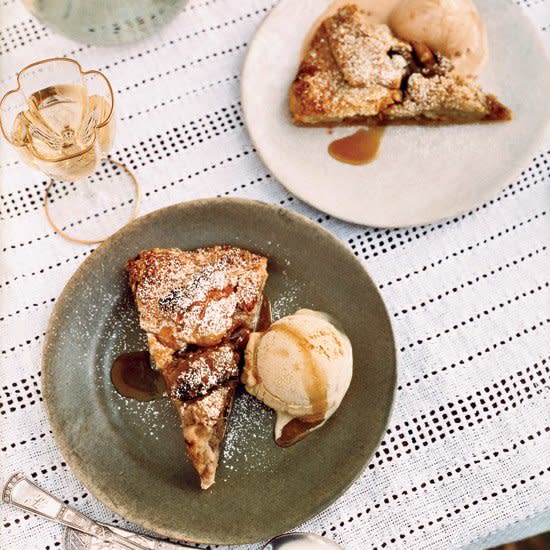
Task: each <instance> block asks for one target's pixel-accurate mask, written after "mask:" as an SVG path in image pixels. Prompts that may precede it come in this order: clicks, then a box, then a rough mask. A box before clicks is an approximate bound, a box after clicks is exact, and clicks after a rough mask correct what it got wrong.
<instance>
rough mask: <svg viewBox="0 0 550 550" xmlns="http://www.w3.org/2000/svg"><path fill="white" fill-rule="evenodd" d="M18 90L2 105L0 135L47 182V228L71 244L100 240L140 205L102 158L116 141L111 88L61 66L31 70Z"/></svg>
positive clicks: (122, 170) (118, 168) (50, 62)
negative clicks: (49, 227)
mask: <svg viewBox="0 0 550 550" xmlns="http://www.w3.org/2000/svg"><path fill="white" fill-rule="evenodd" d="M17 82H18V86H17V88H16V89H15V90H12V91H10V92H8V93H7V94H6V95H5V96H4V97H3V98H2V101H1V102H0V123H1V129H2V132H3V134H4V136H5V138H6V139H7V140H8V141H9V142H10V143H11V144H12V145H14V146H15V147H17V149H18V150H19V152H20V154H21V156H22V158H23V160H24V161H25V162H27V163H28V164H29V165H30V166H32V167H33V168H36V169H38V170H40V171H41V172H44V173H45V174H47V175H48V176H50V177H51V181H50V184H49V185H48V187H47V192H46V200H45V207H46V214H47V217H48V221H49V222H50V223H51V224H52V225H53V226H54V228H55V229H56V230H57V231H58V232H59V233H60V234H61V235H63V236H65V237H67V238H72V240H76V241H80V242H99V241H101V240H103V239H104V238H105V237H106V236H108V235H110V234H111V233H113V232H114V231H115V230H116V229H118V228H119V227H120V226H121V225H124V224H125V223H127V221H129V219H131V218H132V217H133V216H134V215H135V213H136V211H137V207H138V202H139V188H138V186H137V181H136V180H135V178H134V177H133V175H132V174H131V173H130V172H129V171H128V169H127V168H126V167H125V166H124V165H122V164H120V163H118V162H116V161H114V160H112V159H108V157H107V153H108V152H109V150H110V149H111V147H112V145H113V141H114V135H115V117H114V96H113V90H112V87H111V84H110V83H109V81H108V80H107V78H106V77H105V76H104V75H103V74H102V73H100V72H98V71H86V72H84V71H82V68H81V67H80V65H79V64H78V62H76V61H74V60H72V59H66V58H53V59H47V60H44V61H39V62H37V63H33V64H32V65H29V66H28V67H25V68H24V69H23V70H22V71H21V72H20V73H19V74H18V77H17ZM102 164H103V165H104V166H103V167H102V169H101V166H102ZM114 179H116V183H115V182H114V181H113V180H114ZM98 218H101V219H100V220H98ZM69 229H71V232H72V233H74V231H77V234H69V233H70V231H69Z"/></svg>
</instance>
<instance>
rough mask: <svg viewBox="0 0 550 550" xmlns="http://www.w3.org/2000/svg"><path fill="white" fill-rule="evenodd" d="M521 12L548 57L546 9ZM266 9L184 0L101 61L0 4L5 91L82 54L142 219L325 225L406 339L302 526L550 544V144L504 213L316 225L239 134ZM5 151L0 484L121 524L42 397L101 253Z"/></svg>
mask: <svg viewBox="0 0 550 550" xmlns="http://www.w3.org/2000/svg"><path fill="white" fill-rule="evenodd" d="M478 1H480V2H481V1H482V0H478ZM503 1H504V0H503ZM517 3H518V4H520V5H521V7H522V8H523V9H524V10H525V11H526V13H528V14H529V16H530V17H531V18H532V20H533V22H534V26H535V27H536V29H537V31H536V32H540V33H542V34H543V36H544V38H545V41H546V44H547V45H548V43H549V38H550V10H549V4H548V3H547V0H521V1H519V0H517ZM271 5H272V2H271V0H242V1H239V2H237V1H223V0H192V1H191V2H190V3H189V4H188V6H187V7H186V9H185V10H184V11H183V12H182V13H181V14H180V15H179V16H178V17H177V19H176V20H175V21H173V22H172V23H171V24H170V25H169V26H168V27H166V28H164V29H163V30H162V31H161V32H160V33H158V34H157V35H155V36H153V37H151V38H149V39H147V40H145V41H142V42H140V43H137V44H135V45H131V46H128V47H120V48H112V49H101V48H96V47H89V46H84V45H80V44H77V43H75V42H71V41H70V40H68V39H65V38H63V37H61V36H58V35H56V34H54V33H53V32H52V31H50V30H48V29H47V28H44V27H43V26H42V25H40V24H39V23H38V22H37V21H36V20H35V19H34V18H33V17H31V16H30V15H29V14H28V13H27V12H26V11H25V9H24V8H23V6H22V5H21V4H20V2H18V1H14V0H2V1H1V2H0V67H1V75H0V91H1V92H5V91H7V89H9V88H11V87H12V86H13V85H14V82H15V73H16V71H17V70H18V69H19V68H21V67H22V66H24V65H26V64H27V63H30V62H32V61H35V60H37V59H39V58H44V57H49V56H56V55H68V56H72V57H76V58H77V59H78V60H79V61H80V62H81V63H82V65H83V66H84V68H86V69H91V68H97V69H100V70H103V71H104V72H105V73H106V74H107V76H108V77H109V78H110V79H111V81H112V83H113V86H114V88H115V90H116V94H117V96H116V99H117V103H118V107H117V123H118V129H117V138H116V143H115V147H114V149H113V156H114V158H116V159H118V160H121V161H123V162H126V163H127V164H128V165H129V166H130V167H131V168H133V170H134V171H135V173H136V175H137V176H138V178H139V180H140V182H141V184H142V186H143V190H144V198H143V205H142V209H141V212H142V213H146V212H150V211H152V210H155V209H158V208H159V207H162V206H165V205H168V204H173V203H177V202H180V201H185V200H188V199H191V198H195V197H205V196H216V195H228V196H242V197H248V198H255V199H260V200H263V201H267V202H271V203H275V204H282V205H284V206H286V207H288V208H290V209H292V210H295V211H297V212H300V213H303V214H305V215H306V216H308V217H310V218H312V219H314V220H316V221H317V222H318V223H320V224H322V225H323V226H324V227H326V228H327V229H329V230H330V231H332V232H334V233H335V234H336V235H338V237H340V239H342V241H343V242H345V243H347V245H348V246H349V247H350V249H351V250H353V252H354V253H355V254H356V255H357V256H358V257H359V258H360V259H361V260H362V261H363V262H364V265H365V267H366V268H367V269H368V271H369V272H370V274H371V275H372V277H373V278H374V280H375V281H376V283H377V284H378V286H379V288H380V290H381V292H382V294H383V297H384V299H385V301H386V304H387V307H388V309H389V311H390V313H391V317H392V321H393V325H394V330H395V336H396V339H397V343H398V353H399V364H400V369H399V388H398V391H397V399H396V405H395V410H394V413H393V415H392V418H391V421H390V424H389V428H388V430H387V432H386V434H385V435H384V440H383V442H382V444H381V446H380V449H379V450H378V452H376V454H375V456H374V457H373V458H372V460H371V462H370V464H369V465H368V467H367V468H366V469H365V471H364V473H363V474H362V476H361V477H360V479H358V480H357V481H356V482H355V483H354V484H353V486H352V487H351V488H350V489H349V490H348V491H346V493H345V494H344V495H342V496H341V497H340V498H339V499H338V500H337V501H336V502H335V503H334V504H333V505H332V506H330V507H329V508H328V509H327V510H325V511H324V512H323V513H321V514H319V515H318V516H317V517H315V518H314V519H312V520H310V521H308V522H307V523H306V524H304V525H302V526H300V529H301V530H310V531H314V532H317V533H322V534H326V535H328V536H329V537H331V538H333V539H334V540H336V541H338V542H339V543H342V544H343V545H344V546H345V548H347V549H358V550H360V549H365V548H377V549H380V548H433V549H437V550H441V549H446V548H484V547H489V546H491V545H494V544H497V543H500V542H503V541H507V540H511V539H518V538H521V537H523V536H527V535H529V534H532V533H536V532H540V531H543V530H547V529H549V528H550V513H549V505H550V434H549V431H550V400H549V397H548V395H549V394H548V386H549V365H550V362H549V361H550V357H549V351H550V345H549V338H548V334H549V328H550V307H549V292H548V274H549V272H550V262H549V255H548V250H547V247H548V237H549V236H550V227H549V222H548V218H549V216H548V214H547V211H548V208H549V207H550V201H549V199H550V165H549V163H550V151H549V145H550V141H549V140H548V139H547V140H546V142H545V143H544V145H543V147H542V148H541V149H540V151H539V153H538V154H537V155H536V156H535V157H534V158H533V159H532V161H531V163H530V164H529V165H526V166H525V167H524V170H523V172H522V173H521V176H520V177H519V178H518V179H517V180H516V181H509V182H508V185H507V187H506V189H505V190H504V191H503V192H502V193H500V194H499V195H498V196H496V197H495V198H494V199H493V200H491V201H489V202H488V203H486V204H484V205H483V206H482V207H480V208H477V209H475V210H473V211H472V212H469V213H467V214H465V215H461V216H457V217H456V218H455V219H451V220H448V221H446V222H444V223H440V224H436V225H430V226H422V227H413V228H410V229H395V230H378V229H370V228H368V227H360V226H354V225H350V224H347V223H343V222H341V221H338V220H336V219H333V218H331V217H330V216H327V215H325V214H323V213H321V212H318V211H316V210H314V209H312V208H310V207H308V206H306V205H304V204H303V203H301V202H300V201H298V200H297V199H295V198H293V197H292V196H291V195H290V194H289V193H288V192H287V191H286V190H285V189H284V188H283V187H282V186H281V185H280V184H279V183H278V182H277V181H275V180H274V178H273V177H270V174H269V172H268V170H266V168H265V167H264V166H263V165H262V163H261V162H260V160H259V159H258V156H257V155H256V152H255V150H254V148H253V147H252V145H251V143H250V141H249V139H248V136H247V132H246V130H245V128H244V126H243V120H242V114H241V111H240V105H239V73H240V69H241V65H242V61H243V57H244V54H245V52H246V48H247V43H248V42H249V41H250V39H251V37H252V35H253V33H254V31H255V29H256V27H257V26H258V24H259V23H260V21H261V20H262V18H263V17H265V15H266V14H267V13H268V11H269V9H270V7H271ZM533 32H535V29H533ZM510 47H513V45H511V46H510ZM0 147H1V148H0V155H1V159H0V170H1V171H0V209H1V213H0V215H1V220H0V224H1V225H0V350H1V352H0V361H1V370H0V377H1V378H0V388H1V393H0V396H1V407H0V435H1V441H0V460H1V465H2V474H1V479H0V481H3V480H5V479H6V478H7V477H8V476H9V475H10V474H11V473H13V472H15V471H22V472H24V473H25V474H27V475H28V476H31V477H32V478H33V479H34V480H35V481H36V482H37V483H38V484H39V485H41V486H43V487H44V488H46V489H48V490H50V491H52V492H53V493H55V494H56V495H58V496H60V497H61V498H63V499H66V500H67V502H69V503H70V504H71V505H73V506H75V507H76V508H78V509H79V510H81V511H82V512H84V513H86V514H89V515H90V516H92V517H94V518H96V519H98V520H103V521H107V522H115V523H117V522H118V523H119V524H120V525H124V521H123V519H122V518H118V517H117V516H115V515H114V514H113V513H111V512H110V511H109V510H107V509H106V508H104V507H103V506H102V505H101V504H100V503H98V502H97V501H96V500H95V499H94V497H93V496H92V495H91V494H89V493H88V491H87V490H86V488H85V487H83V486H82V485H81V484H80V483H79V482H78V480H77V479H76V478H75V476H74V475H73V473H72V471H71V470H70V468H69V467H68V466H67V464H66V463H65V462H64V461H63V457H62V456H61V455H60V453H59V451H58V449H57V447H56V444H55V441H54V440H53V438H52V435H51V433H50V430H49V426H48V422H47V420H46V417H45V414H44V408H43V403H42V399H41V396H40V354H41V347H42V342H43V338H44V332H45V330H46V324H47V321H48V318H49V316H50V313H51V311H52V308H53V307H54V303H55V299H56V297H57V296H58V295H59V293H60V292H61V290H62V288H63V286H64V285H65V283H66V282H67V280H68V279H69V277H70V276H71V275H72V273H73V272H74V271H75V269H76V268H77V267H78V265H79V264H80V263H81V262H82V261H83V260H84V259H85V257H87V256H88V255H89V254H90V253H91V251H92V249H93V247H92V246H82V245H76V244H71V243H69V242H67V241H65V240H63V239H61V238H59V237H58V236H56V235H53V234H52V231H51V230H50V228H49V226H48V225H47V223H46V220H45V217H44V213H43V211H42V209H41V206H40V200H41V196H42V193H43V191H44V185H45V178H44V177H43V176H42V175H41V174H40V173H38V172H37V171H33V170H31V169H30V168H28V167H27V166H25V165H23V164H22V163H21V162H19V161H18V160H17V156H16V153H15V152H14V151H13V150H12V149H11V148H10V147H9V146H8V145H7V144H6V143H5V142H3V143H2V145H1V146H0ZM98 223H101V222H98ZM297 505H299V504H298V503H297ZM1 516H2V517H1V525H0V546H1V547H2V548H10V549H15V550H18V549H21V550H26V549H29V548H37V549H45V550H48V549H53V548H56V547H59V546H60V545H61V540H62V539H61V537H62V530H61V528H60V527H58V526H57V525H54V524H51V523H48V522H46V521H43V520H41V519H38V518H36V517H34V516H32V515H29V514H26V513H24V512H22V511H20V510H18V509H15V508H13V507H9V506H7V505H2V506H1ZM243 521H246V518H243Z"/></svg>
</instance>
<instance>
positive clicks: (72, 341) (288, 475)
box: [42, 199, 396, 544]
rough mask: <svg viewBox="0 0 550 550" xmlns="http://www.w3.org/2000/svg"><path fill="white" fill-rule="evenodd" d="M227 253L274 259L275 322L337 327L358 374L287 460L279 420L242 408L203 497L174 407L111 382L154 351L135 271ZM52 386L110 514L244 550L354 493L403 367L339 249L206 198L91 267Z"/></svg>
mask: <svg viewBox="0 0 550 550" xmlns="http://www.w3.org/2000/svg"><path fill="white" fill-rule="evenodd" d="M218 243H229V244H233V245H237V246H242V247H245V248H248V249H250V250H253V251H255V252H259V253H260V254H265V255H266V256H268V258H269V279H268V283H267V287H266V294H267V295H268V297H269V298H270V300H271V301H272V304H273V310H274V316H276V317H279V316H282V315H286V314H288V313H291V312H293V311H295V310H296V309H297V308H299V307H308V308H313V309H318V310H322V311H325V312H327V313H329V314H331V315H332V316H333V317H335V318H336V319H337V320H338V321H339V322H340V323H341V326H342V328H343V329H344V331H345V332H346V333H347V334H348V335H349V337H350V339H351V342H352V345H353V351H354V374H353V380H352V384H351V387H350V390H349V391H348V394H347V395H346V397H345V398H344V401H343V403H342V405H341V407H340V408H339V410H338V411H337V412H336V414H335V415H334V416H333V417H332V418H331V419H330V420H329V421H328V422H327V423H326V425H325V426H323V427H322V428H321V429H319V430H317V431H316V432H314V433H312V434H311V435H310V436H308V438H306V439H305V440H304V441H302V442H300V443H298V444H296V445H294V446H293V447H290V448H287V449H281V448H279V447H277V446H276V445H275V443H274V442H273V438H272V427H273V416H272V413H271V411H269V410H268V409H267V408H265V407H263V406H262V405H260V404H259V403H258V402H256V401H255V400H254V399H253V398H251V397H249V396H247V395H246V394H241V395H239V397H238V398H237V401H236V404H235V409H234V413H233V415H232V417H231V423H230V427H229V430H228V434H227V437H226V443H225V448H224V452H223V457H222V461H221V465H220V467H219V469H218V475H217V482H216V484H215V485H214V486H213V487H212V488H211V489H209V490H207V491H201V490H200V489H199V485H198V481H197V477H196V475H195V473H194V471H193V469H192V468H191V466H190V465H189V463H188V461H187V458H186V457H185V449H184V444H183V441H182V438H181V435H180V431H179V426H178V421H177V418H176V415H175V413H174V412H173V411H172V408H171V404H170V403H169V402H168V401H167V400H162V401H154V402H149V403H142V402H137V401H133V400H129V399H125V398H123V397H121V396H120V395H118V394H117V393H116V391H115V390H114V389H113V387H112V386H111V383H110V378H109V371H110V365H111V363H112V361H113V359H114V358H115V357H117V356H118V355H119V354H120V353H122V352H125V351H135V350H141V349H145V347H146V343H145V338H144V335H143V334H142V333H141V331H140V329H139V326H138V318H137V314H136V312H135V310H134V306H133V303H132V297H131V294H130V291H129V289H128V285H127V282H126V276H125V272H124V263H125V261H126V259H127V258H130V257H133V256H135V255H136V254H137V253H138V252H139V251H140V250H143V249H147V248H152V247H169V246H177V247H181V248H187V249H192V248H196V247H199V246H206V245H212V244H218ZM42 377H43V382H42V384H43V394H44V401H45V403H46V410H47V413H48V417H49V420H50V423H51V426H52V430H53V433H54V435H55V438H56V440H57V443H58V445H59V447H60V448H61V451H62V453H63V455H64V456H65V458H66V460H67V462H68V463H69V464H70V466H71V467H72V468H73V470H74V471H75V473H76V475H77V476H78V477H79V479H80V480H81V481H82V483H83V484H84V485H85V486H86V487H87V488H88V489H89V490H90V491H91V492H92V493H93V494H94V495H95V496H96V497H97V498H98V499H100V500H101V501H102V502H103V503H104V504H105V505H107V506H108V507H109V508H111V509H112V510H114V511H116V512H117V513H118V514H120V515H121V516H123V517H124V518H126V519H128V520H130V521H133V522H135V523H137V524H139V525H141V526H143V527H144V528H146V529H150V530H152V531H155V532H157V533H159V534H161V535H166V536H170V537H174V538H176V539H183V540H192V541H201V542H209V543H220V544H237V543H246V542H252V541H258V540H261V539H266V538H269V537H271V536H273V535H276V534H277V533H280V532H282V531H285V530H288V529H290V528H293V527H295V526H297V525H298V524H300V523H302V522H303V521H305V520H306V519H308V518H310V517H311V516H313V515H314V514H316V513H317V512H320V511H321V510H322V509H323V508H325V507H326V506H328V505H329V504H330V503H331V502H332V501H333V500H335V499H336V498H337V497H338V496H339V495H340V494H341V493H342V492H343V491H344V490H345V489H346V488H347V487H348V486H349V485H350V484H351V483H352V482H353V480H354V479H355V478H356V477H357V476H358V475H359V473H360V472H361V470H362V468H363V466H364V465H365V463H366V462H367V461H368V459H369V457H370V456H371V454H372V453H373V451H374V450H375V448H376V447H377V445H378V443H379V441H380V438H381V436H382V434H383V432H384V429H385V426H386V422H387V420H388V417H389V414H390V409H391V404H392V400H393V394H394V389H395V381H396V359H395V351H394V342H393V336H392V330H391V325H390V321H389V318H388V314H387V312H386V309H385V307H384V303H383V302H382V299H381V297H380V295H379V293H378V291H377V289H376V287H375V285H374V284H373V282H372V280H371V279H370V277H369V276H368V274H367V273H366V272H365V270H364V269H363V267H362V266H361V264H360V263H359V261H357V260H356V258H355V257H354V256H353V254H352V253H351V252H350V251H349V250H348V249H347V248H346V247H345V246H344V245H343V244H342V243H340V241H338V239H336V238H335V237H334V236H333V235H331V234H330V233H328V232H327V231H325V230H323V229H322V228H320V227H319V226H318V225H317V224H315V223H313V222H310V221H309V220H307V219H305V218H304V217H302V216H299V215H297V214H294V213H291V212H289V211H287V210H285V209H283V208H279V207H275V206H271V205H268V204H264V203H260V202H255V201H247V200H236V199H208V200H199V201H193V202H187V203H183V204H180V205H176V206H172V207H169V208H165V209H163V210H159V211H157V212H153V213H152V214H149V215H147V216H144V217H143V218H140V219H138V220H137V221H135V222H133V223H132V224H130V225H129V226H127V227H126V228H124V229H122V230H121V231H120V232H118V233H117V234H116V235H115V236H113V237H112V238H111V239H109V240H108V241H107V242H105V243H104V244H103V245H102V246H101V247H99V248H98V249H97V250H96V251H95V252H94V253H93V254H92V255H91V257H90V258H88V259H87V260H86V261H85V262H84V263H83V264H82V266H81V267H80V268H79V270H78V271H77V272H76V273H75V275H74V276H73V278H72V279H71V280H70V282H69V283H68V284H67V286H66V288H65V290H64V291H63V293H62V294H61V296H60V298H59V300H58V302H57V304H56V307H55V310H54V313H53V315H52V318H51V321H50V326H49V330H48V334H47V338H46V344H45V349H44V355H43V364H42Z"/></svg>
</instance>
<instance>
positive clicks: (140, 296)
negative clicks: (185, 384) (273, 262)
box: [127, 245, 267, 350]
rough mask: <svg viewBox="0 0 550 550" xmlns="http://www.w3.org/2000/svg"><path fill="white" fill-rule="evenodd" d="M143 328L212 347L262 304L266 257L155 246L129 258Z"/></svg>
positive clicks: (166, 339) (175, 343)
mask: <svg viewBox="0 0 550 550" xmlns="http://www.w3.org/2000/svg"><path fill="white" fill-rule="evenodd" d="M127 271H128V275H129V282H130V287H131V288H132V291H133V293H134V297H135V301H136V305H137V307H138V309H139V312H140V323H141V328H143V330H145V331H146V332H148V333H151V334H155V336H156V338H157V339H158V340H159V341H160V342H161V343H163V344H164V345H166V346H168V347H170V348H172V349H174V350H178V349H181V348H182V347H183V346H184V345H185V344H196V345H200V346H212V345H215V344H218V343H220V342H221V341H222V340H223V338H224V337H225V336H226V335H227V334H229V333H231V332H233V331H234V330H235V329H236V328H237V327H238V326H239V325H241V324H246V323H247V322H248V320H249V319H250V318H251V316H253V315H254V312H255V310H256V308H257V307H258V305H259V299H260V297H261V289H262V288H263V286H264V284H265V281H266V279H267V259H266V258H264V257H262V256H259V255H257V254H253V253H252V252H249V251H248V250H244V249H241V248H237V247H232V246H228V245H225V246H213V247H209V248H198V249H196V250H193V251H187V250H180V249H178V248H164V249H161V248H154V249H152V250H147V251H144V252H142V253H141V254H140V255H139V256H138V257H137V258H135V259H133V260H129V261H128V262H127Z"/></svg>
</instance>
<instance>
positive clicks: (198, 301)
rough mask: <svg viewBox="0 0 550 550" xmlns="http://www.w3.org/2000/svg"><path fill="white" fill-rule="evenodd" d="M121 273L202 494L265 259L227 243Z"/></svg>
mask: <svg viewBox="0 0 550 550" xmlns="http://www.w3.org/2000/svg"><path fill="white" fill-rule="evenodd" d="M126 269H127V272H128V276H129V283H130V287H131V289H132V292H133V293H134V299H135V302H136V306H137V308H138V311H139V314H140V324H141V327H142V328H143V329H144V330H145V331H146V332H147V340H148V344H149V351H150V353H151V356H152V358H153V360H154V362H155V365H156V367H157V368H158V369H159V370H160V371H161V373H162V375H163V378H164V381H165V383H166V387H167V389H168V393H169V395H170V397H171V399H172V403H173V404H174V407H175V409H176V411H177V412H178V415H179V417H180V422H181V427H182V434H183V438H184V440H185V444H186V449H187V454H188V456H189V458H190V460H191V462H192V464H193V466H194V468H195V470H196V471H197V473H198V474H199V477H200V481H201V487H202V488H203V489H207V488H208V487H210V486H211V485H212V484H213V483H214V481H215V474H216V469H217V466H218V461H219V456H220V450H221V445H222V441H223V437H224V434H225V429H226V425H227V419H228V417H229V414H230V411H231V407H232V403H233V398H234V395H235V389H236V386H237V380H238V376H239V360H240V355H239V350H238V349H237V347H238V346H237V342H238V339H240V338H243V333H248V332H250V331H251V330H252V329H253V328H254V323H255V319H256V316H257V313H258V311H259V307H260V305H261V297H262V292H263V287H264V285H265V282H266V279H267V259H266V258H264V257H263V256H258V255H256V254H253V253H252V252H249V251H248V250H243V249H240V248H236V247H231V246H214V247H210V248H199V249H197V250H193V251H184V250H180V249H177V248H169V249H161V248H155V249H152V250H147V251H144V252H142V253H141V254H140V255H139V256H138V257H137V258H135V259H132V260H129V261H128V262H127V264H126ZM235 334H237V335H238V338H232V337H233V336H234V335H235Z"/></svg>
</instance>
